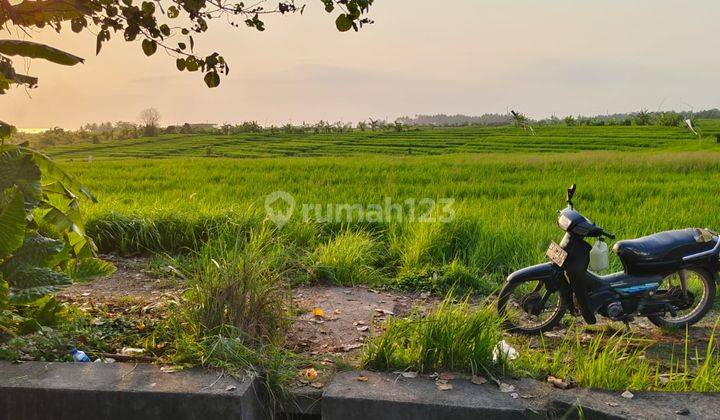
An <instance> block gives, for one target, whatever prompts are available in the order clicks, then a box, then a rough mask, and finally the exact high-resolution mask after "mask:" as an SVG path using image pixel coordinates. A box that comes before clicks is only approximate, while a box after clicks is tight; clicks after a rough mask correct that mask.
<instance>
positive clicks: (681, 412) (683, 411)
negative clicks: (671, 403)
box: [675, 408, 690, 416]
mask: <svg viewBox="0 0 720 420" xmlns="http://www.w3.org/2000/svg"><path fill="white" fill-rule="evenodd" d="M675 414H677V415H678V416H688V415H690V410H688V409H687V408H683V409H680V410H677V411H676V412H675Z"/></svg>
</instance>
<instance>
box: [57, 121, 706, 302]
mask: <svg viewBox="0 0 720 420" xmlns="http://www.w3.org/2000/svg"><path fill="white" fill-rule="evenodd" d="M699 126H700V129H701V130H702V132H703V133H704V137H703V138H702V139H698V138H697V137H695V136H694V135H692V134H691V133H689V132H688V131H687V130H685V129H681V128H667V127H654V126H651V127H634V126H633V127H618V126H612V127H564V126H548V127H538V128H536V129H535V131H536V135H535V136H532V135H530V134H529V133H528V132H525V131H523V130H521V129H518V128H514V127H497V128H496V127H491V128H478V127H466V128H423V129H418V130H413V131H404V132H371V131H368V132H352V133H343V134H317V135H316V134H306V135H285V134H272V133H260V134H248V135H241V136H205V135H203V136H200V135H198V136H161V137H158V138H143V139H137V140H131V141H125V142H107V143H106V144H87V145H75V146H66V147H57V148H51V149H49V150H47V151H46V152H47V153H48V154H50V155H51V156H53V157H55V158H56V159H58V160H59V161H60V162H61V164H62V165H63V166H64V167H65V168H66V169H67V170H68V171H70V172H71V173H73V174H74V175H76V176H77V177H78V178H79V179H80V180H82V182H84V183H85V184H87V185H88V186H89V187H90V188H91V189H92V190H93V192H95V193H96V195H97V196H98V197H99V199H100V203H99V204H95V205H90V204H89V203H88V205H87V206H86V207H85V210H86V213H87V215H88V222H87V227H88V231H89V232H90V233H91V235H92V236H94V237H95V239H96V241H97V243H98V245H99V247H100V249H101V250H102V251H104V252H115V251H118V252H121V253H138V252H141V253H153V252H168V253H171V254H182V253H184V252H187V251H188V250H190V249H197V247H198V244H199V243H200V242H203V241H205V240H207V239H208V238H210V237H212V236H213V232H214V231H215V229H219V227H220V226H222V225H224V224H227V223H228V222H229V223H232V224H235V225H238V226H239V227H240V228H241V229H240V230H241V231H247V232H250V231H251V230H253V229H256V228H258V227H259V226H260V225H263V224H267V225H270V227H271V228H272V229H274V234H275V235H277V236H278V237H280V238H282V241H283V243H285V244H286V251H287V256H288V260H289V262H288V264H289V265H291V266H293V267H296V268H297V267H301V268H300V269H298V270H297V273H298V277H299V278H298V280H299V281H312V280H314V279H321V278H329V279H331V280H332V281H335V282H338V283H342V284H357V283H375V282H383V283H386V284H402V285H404V286H408V287H413V285H416V286H417V287H418V288H422V289H430V290H435V289H437V290H443V289H444V288H446V287H447V286H448V285H447V283H448V282H451V283H458V282H459V283H461V285H465V286H467V287H468V288H472V289H482V290H487V289H491V288H492V287H494V286H495V285H496V284H497V283H498V281H499V280H500V279H501V278H502V277H504V276H505V275H506V274H507V273H508V272H510V271H513V270H514V269H517V268H519V267H522V266H525V265H527V264H532V263H537V262H539V261H542V260H543V254H544V249H545V247H546V246H547V243H548V242H549V241H550V240H557V239H559V237H560V231H559V230H558V229H557V227H556V226H555V218H556V212H557V210H558V209H560V208H561V207H563V206H564V191H565V188H566V187H567V186H568V185H569V184H571V183H572V182H576V183H577V184H578V194H577V195H576V200H575V201H576V206H577V208H578V209H579V210H580V211H582V212H583V213H585V214H586V215H587V216H588V217H590V218H591V219H593V220H594V221H595V222H597V223H598V224H599V225H601V226H603V227H605V228H606V229H607V230H609V231H612V232H615V233H617V234H618V238H619V239H620V238H630V237H634V236H638V235H642V234H647V233H651V232H654V231H658V230H664V229H675V228H681V227H688V226H698V227H710V228H713V227H714V228H716V229H718V228H720V214H718V211H717V207H718V203H717V198H718V194H717V193H718V191H719V190H720V144H717V143H716V141H715V133H716V132H720V124H717V123H715V122H713V121H702V122H701V123H700V124H699ZM208 148H209V149H211V153H209V152H208ZM208 155H211V156H213V157H208ZM89 156H92V157H93V158H92V160H90V159H88V157H89ZM248 158H252V159H248ZM276 191H284V192H287V193H289V194H290V195H291V196H292V197H293V198H294V200H295V209H294V211H293V212H292V214H291V217H290V219H289V221H288V222H287V224H285V225H283V226H281V227H278V226H275V225H274V224H273V222H272V220H268V217H267V216H268V215H267V214H266V209H265V198H266V196H267V195H268V194H271V193H273V192H276ZM423 199H427V200H435V201H436V202H440V200H441V199H451V200H452V205H451V206H450V207H449V210H451V213H452V216H453V217H451V218H450V219H449V220H447V221H445V222H443V221H440V220H436V221H434V222H432V221H420V220H417V216H418V213H428V211H429V210H431V209H430V206H429V204H428V203H429V202H430V201H424V202H423V201H422V200H423ZM387 200H390V201H391V202H392V203H393V204H398V205H400V206H401V207H402V211H399V213H402V215H403V217H402V218H399V217H397V216H393V217H391V218H383V219H382V220H370V217H365V218H361V217H355V216H352V215H351V217H349V218H342V219H338V220H335V219H333V220H325V219H327V217H326V216H327V212H326V211H325V210H324V209H326V206H327V205H328V204H329V205H335V204H340V205H350V206H352V205H356V206H360V207H361V208H363V209H368V208H372V205H380V206H383V205H386V204H387V203H388V201H387ZM316 204H317V205H320V207H314V206H315V205H316ZM303 205H311V206H310V207H309V208H310V209H311V210H310V211H308V212H306V213H303V212H304V210H303ZM313 209H315V210H317V209H320V210H321V211H320V213H323V212H324V214H320V213H316V212H314V211H313ZM440 210H441V209H440V207H439V206H438V207H436V208H435V209H433V211H431V212H429V213H428V214H429V215H431V216H432V215H435V213H436V212H438V211H440ZM413 211H414V212H415V213H416V214H415V216H416V217H415V218H414V219H413V218H412V217H411V213H412V212H413ZM318 214H320V216H321V217H317V216H318ZM395 214H397V213H395ZM307 215H310V218H309V219H308V218H307V217H305V216H307ZM411 219H412V220H411ZM613 263H614V264H615V265H616V267H617V266H619V262H618V261H613Z"/></svg>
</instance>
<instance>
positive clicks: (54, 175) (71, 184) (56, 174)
mask: <svg viewBox="0 0 720 420" xmlns="http://www.w3.org/2000/svg"><path fill="white" fill-rule="evenodd" d="M23 149H24V150H25V151H27V152H29V153H32V158H33V160H34V161H35V163H36V164H37V165H38V167H39V168H40V170H41V171H42V173H43V174H44V175H45V176H46V177H48V178H50V179H55V180H57V181H60V182H62V184H63V185H64V186H65V187H66V188H68V189H70V190H71V191H77V192H79V193H81V194H82V195H84V196H85V197H87V198H88V199H89V200H90V201H92V202H93V203H97V198H95V196H94V195H93V194H92V193H91V192H90V190H89V189H88V188H87V187H85V186H84V185H82V184H80V183H79V182H78V181H77V180H76V179H75V178H73V177H72V176H70V175H68V173H67V172H65V171H63V170H62V169H61V168H60V167H59V166H58V165H57V164H56V163H55V162H53V161H52V160H51V159H50V158H49V157H47V156H45V155H44V154H42V153H40V152H38V151H35V150H30V149H27V148H23Z"/></svg>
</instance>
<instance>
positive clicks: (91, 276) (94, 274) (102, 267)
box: [65, 258, 116, 283]
mask: <svg viewBox="0 0 720 420" xmlns="http://www.w3.org/2000/svg"><path fill="white" fill-rule="evenodd" d="M115 270H116V268H115V266H114V265H113V264H112V263H111V262H108V261H103V260H101V259H99V258H83V259H74V260H70V263H69V264H68V267H67V269H66V270H65V273H66V274H67V275H69V276H70V278H72V279H73V281H75V282H78V283H86V282H89V281H92V280H95V279H98V278H101V277H107V276H109V275H111V274H112V273H114V272H115Z"/></svg>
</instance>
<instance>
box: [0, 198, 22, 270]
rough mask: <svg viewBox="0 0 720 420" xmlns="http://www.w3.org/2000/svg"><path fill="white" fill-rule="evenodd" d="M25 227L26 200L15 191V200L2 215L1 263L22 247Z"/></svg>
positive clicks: (0, 227) (0, 231) (0, 219)
mask: <svg viewBox="0 0 720 420" xmlns="http://www.w3.org/2000/svg"><path fill="white" fill-rule="evenodd" d="M25 226H26V221H25V200H24V199H23V195H22V194H21V193H20V192H19V191H17V190H15V192H14V193H13V198H12V199H11V200H10V202H9V204H8V205H7V207H5V208H4V209H2V213H0V261H1V260H2V259H4V258H5V257H7V256H8V255H10V254H12V253H13V251H15V250H17V249H18V248H20V247H21V246H22V244H23V240H24V238H25Z"/></svg>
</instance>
